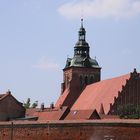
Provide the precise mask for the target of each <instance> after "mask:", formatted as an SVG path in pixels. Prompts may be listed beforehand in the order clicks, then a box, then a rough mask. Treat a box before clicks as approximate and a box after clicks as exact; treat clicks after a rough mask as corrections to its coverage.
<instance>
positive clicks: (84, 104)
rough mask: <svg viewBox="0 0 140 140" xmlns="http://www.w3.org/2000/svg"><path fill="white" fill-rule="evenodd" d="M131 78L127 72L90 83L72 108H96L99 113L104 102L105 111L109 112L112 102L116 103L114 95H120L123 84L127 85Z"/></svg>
mask: <svg viewBox="0 0 140 140" xmlns="http://www.w3.org/2000/svg"><path fill="white" fill-rule="evenodd" d="M129 78H130V74H127V75H123V76H120V77H116V78H112V79H107V80H103V81H100V82H97V83H94V84H91V85H88V86H87V87H86V88H85V89H84V91H83V92H82V94H81V95H80V96H79V98H78V99H77V101H76V102H75V103H74V105H73V106H72V108H71V110H91V109H96V110H97V112H98V113H99V112H100V106H101V104H103V105H104V112H105V114H107V113H108V112H109V110H110V103H112V104H113V103H114V97H116V98H117V97H118V92H119V91H121V90H122V86H125V84H126V80H128V79H129Z"/></svg>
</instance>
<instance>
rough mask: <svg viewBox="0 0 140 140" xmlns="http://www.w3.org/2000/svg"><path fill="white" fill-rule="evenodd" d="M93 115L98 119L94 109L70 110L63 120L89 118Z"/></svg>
mask: <svg viewBox="0 0 140 140" xmlns="http://www.w3.org/2000/svg"><path fill="white" fill-rule="evenodd" d="M93 117H95V119H100V116H99V115H98V113H97V111H96V110H71V111H70V113H69V114H68V115H67V116H66V118H65V120H89V119H93Z"/></svg>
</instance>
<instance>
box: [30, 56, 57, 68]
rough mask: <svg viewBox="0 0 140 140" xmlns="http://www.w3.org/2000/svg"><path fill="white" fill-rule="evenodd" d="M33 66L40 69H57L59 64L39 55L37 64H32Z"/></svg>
mask: <svg viewBox="0 0 140 140" xmlns="http://www.w3.org/2000/svg"><path fill="white" fill-rule="evenodd" d="M33 67H34V68H38V69H42V70H59V69H60V66H59V65H58V64H56V63H54V62H53V61H52V60H48V59H47V58H46V57H44V56H43V57H41V59H40V60H39V63H38V64H37V65H33Z"/></svg>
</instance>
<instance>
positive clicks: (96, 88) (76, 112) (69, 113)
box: [26, 19, 140, 120]
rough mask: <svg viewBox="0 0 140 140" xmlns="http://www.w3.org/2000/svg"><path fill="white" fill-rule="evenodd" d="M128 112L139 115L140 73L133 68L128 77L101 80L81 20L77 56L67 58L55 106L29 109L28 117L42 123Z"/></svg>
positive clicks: (113, 115)
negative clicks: (44, 121) (42, 121)
mask: <svg viewBox="0 0 140 140" xmlns="http://www.w3.org/2000/svg"><path fill="white" fill-rule="evenodd" d="M126 110H127V113H128V114H129V115H134V114H136V113H137V112H138V114H139V113H140V73H138V72H137V70H136V69H134V71H133V72H131V73H128V74H126V75H121V76H118V77H114V78H111V79H107V80H101V67H100V66H99V64H98V62H97V60H96V59H93V58H91V56H90V46H89V44H88V43H87V42H86V30H85V28H84V26H83V19H81V27H80V29H79V31H78V41H77V43H76V44H75V46H74V56H73V58H67V60H66V65H65V67H64V69H63V83H62V84H61V94H60V97H59V98H58V100H57V102H56V103H55V105H54V104H51V105H50V107H49V108H45V107H44V106H42V107H41V109H36V110H34V111H32V109H29V110H27V113H26V115H28V116H37V117H38V119H39V120H92V119H104V118H120V116H122V115H124V114H125V113H126ZM136 111H137V112H136ZM135 118H139V116H136V117H135Z"/></svg>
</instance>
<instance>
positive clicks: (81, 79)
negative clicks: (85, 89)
mask: <svg viewBox="0 0 140 140" xmlns="http://www.w3.org/2000/svg"><path fill="white" fill-rule="evenodd" d="M82 84H83V78H82V76H80V85H82Z"/></svg>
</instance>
